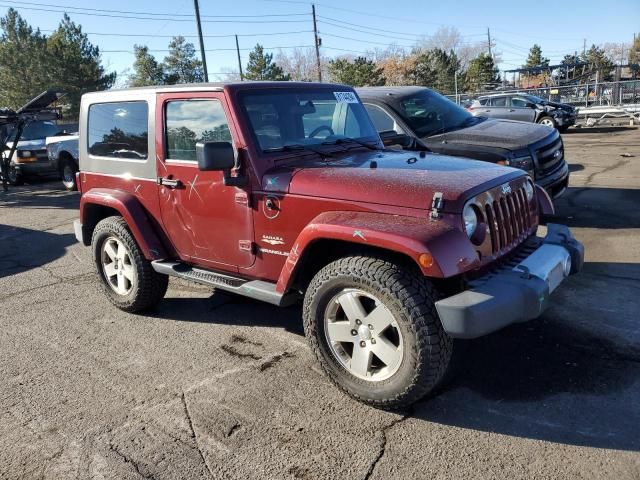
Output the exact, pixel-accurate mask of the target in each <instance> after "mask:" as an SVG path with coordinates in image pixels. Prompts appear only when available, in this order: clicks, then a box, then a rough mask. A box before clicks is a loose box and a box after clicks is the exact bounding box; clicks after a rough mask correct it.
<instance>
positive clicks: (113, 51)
mask: <svg viewBox="0 0 640 480" xmlns="http://www.w3.org/2000/svg"><path fill="white" fill-rule="evenodd" d="M311 47H313V45H284V46H279V47H262V48H263V49H265V50H278V49H286V48H311ZM240 50H253V48H241V49H240ZM147 51H148V52H160V53H162V52H170V51H171V50H169V49H153V50H152V49H149V50H147ZM205 51H206V52H228V51H231V52H235V51H236V48H207V49H206V50H205ZM100 53H132V54H133V53H135V51H133V50H100Z"/></svg>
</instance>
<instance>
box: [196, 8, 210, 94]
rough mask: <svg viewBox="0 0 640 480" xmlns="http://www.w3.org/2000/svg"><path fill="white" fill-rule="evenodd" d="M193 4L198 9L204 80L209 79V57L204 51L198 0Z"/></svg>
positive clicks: (197, 22)
mask: <svg viewBox="0 0 640 480" xmlns="http://www.w3.org/2000/svg"><path fill="white" fill-rule="evenodd" d="M193 6H194V7H195V9H196V25H197V26H198V38H199V39H200V55H201V56H202V69H203V70H204V81H205V82H208V81H209V72H208V71H207V57H206V56H205V53H204V41H203V40H202V26H201V25H200V7H199V6H198V0H193Z"/></svg>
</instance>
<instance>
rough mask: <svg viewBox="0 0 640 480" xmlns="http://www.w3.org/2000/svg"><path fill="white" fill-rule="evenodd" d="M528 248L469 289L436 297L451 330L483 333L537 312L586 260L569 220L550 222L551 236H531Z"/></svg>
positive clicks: (471, 335)
mask: <svg viewBox="0 0 640 480" xmlns="http://www.w3.org/2000/svg"><path fill="white" fill-rule="evenodd" d="M523 251H524V252H526V253H521V254H520V257H519V258H516V259H515V260H514V262H516V264H515V265H513V264H512V265H510V266H507V267H504V268H502V269H500V270H499V271H498V272H495V273H493V272H492V273H490V274H487V275H485V276H484V277H481V278H479V279H476V280H474V281H472V282H470V284H469V289H468V290H465V291H463V292H461V293H458V294H456V295H453V296H451V297H447V298H444V299H442V300H439V301H437V302H436V304H435V305H436V309H437V311H438V315H439V316H440V321H441V322H442V326H443V327H444V329H445V331H446V332H447V333H448V334H449V335H450V336H452V337H455V338H476V337H481V336H483V335H486V334H488V333H491V332H494V331H496V330H499V329H501V328H503V327H505V326H507V325H510V324H512V323H517V322H524V321H527V320H531V319H534V318H536V317H538V316H539V315H540V314H541V313H542V312H543V311H544V309H545V308H546V307H547V306H548V304H549V296H550V294H551V293H552V292H553V291H554V290H556V289H557V288H558V286H559V285H560V284H561V283H562V282H563V281H564V280H565V279H566V278H567V277H568V276H569V275H571V274H574V273H577V272H579V271H580V270H581V269H582V264H583V263H584V247H583V246H582V244H581V243H580V242H578V241H577V240H576V239H575V238H573V236H572V235H571V232H570V231H569V229H568V228H567V227H566V226H564V225H556V224H549V225H547V236H546V237H544V238H538V237H534V238H532V239H530V240H529V241H528V243H527V244H526V245H525V246H524V250H523ZM523 255H524V256H523Z"/></svg>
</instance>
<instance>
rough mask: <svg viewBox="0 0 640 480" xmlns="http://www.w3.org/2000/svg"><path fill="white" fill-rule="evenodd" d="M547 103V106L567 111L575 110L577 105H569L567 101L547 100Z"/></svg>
mask: <svg viewBox="0 0 640 480" xmlns="http://www.w3.org/2000/svg"><path fill="white" fill-rule="evenodd" d="M545 105H546V106H547V107H553V108H557V109H559V110H564V111H565V112H573V111H574V110H575V107H574V106H573V105H568V104H566V103H557V102H546V103H545Z"/></svg>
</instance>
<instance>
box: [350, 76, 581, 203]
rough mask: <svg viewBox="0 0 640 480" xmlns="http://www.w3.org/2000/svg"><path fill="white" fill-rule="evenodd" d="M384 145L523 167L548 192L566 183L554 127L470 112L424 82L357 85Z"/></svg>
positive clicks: (561, 147) (561, 188) (558, 191)
mask: <svg viewBox="0 0 640 480" xmlns="http://www.w3.org/2000/svg"><path fill="white" fill-rule="evenodd" d="M357 91H358V95H359V96H360V98H361V99H362V102H363V103H364V106H365V108H366V110H367V112H368V113H369V116H370V117H371V120H372V121H373V123H374V125H375V126H376V129H377V130H378V132H379V133H380V135H381V136H382V138H383V140H384V141H385V144H386V145H392V144H400V145H402V146H403V147H404V148H405V149H407V150H424V149H427V150H430V151H432V152H435V153H442V154H446V155H455V156H459V157H467V158H473V159H476V160H483V161H486V162H493V163H498V164H501V165H508V166H511V167H515V168H519V169H522V170H524V171H526V172H527V173H528V174H529V175H530V176H531V177H532V178H534V179H535V182H536V183H537V184H538V185H540V186H541V187H543V188H544V189H545V190H546V191H547V192H548V193H549V194H550V195H551V197H552V198H557V197H559V196H560V195H562V193H563V192H564V191H565V190H566V188H567V185H568V183H569V166H568V165H567V162H566V161H565V158H564V145H563V143H562V138H561V137H560V135H559V134H558V132H557V131H555V130H554V131H550V130H549V129H548V128H545V127H543V126H540V125H531V124H525V123H522V122H514V121H507V120H496V119H488V118H486V117H478V116H473V115H471V113H469V112H468V111H466V110H465V109H463V108H462V107H460V106H458V105H456V104H455V103H454V102H452V101H451V100H449V99H448V98H446V97H444V96H442V95H440V94H439V93H436V92H434V91H433V90H430V89H428V88H424V87H368V88H359V89H357Z"/></svg>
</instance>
